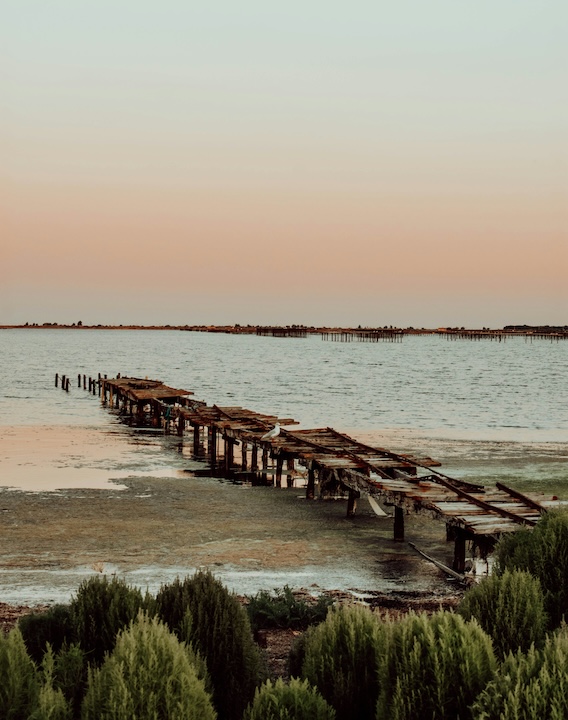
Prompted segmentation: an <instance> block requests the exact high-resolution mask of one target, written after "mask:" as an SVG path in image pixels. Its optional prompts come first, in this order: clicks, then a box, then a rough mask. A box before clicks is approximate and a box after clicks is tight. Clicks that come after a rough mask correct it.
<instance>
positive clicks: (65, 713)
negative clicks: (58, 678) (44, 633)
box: [29, 645, 73, 720]
mask: <svg viewBox="0 0 568 720" xmlns="http://www.w3.org/2000/svg"><path fill="white" fill-rule="evenodd" d="M41 675H42V686H41V688H40V691H39V695H38V699H37V705H36V708H35V710H34V712H33V713H32V714H31V715H30V716H29V720H71V718H72V717H73V715H72V710H71V705H70V704H69V703H68V702H67V700H66V699H65V696H64V694H63V692H62V690H61V689H59V688H57V687H56V685H55V658H54V655H53V650H52V648H51V646H50V645H48V646H47V649H46V652H45V653H44V656H43V660H42V665H41Z"/></svg>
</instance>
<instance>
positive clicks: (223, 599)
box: [181, 572, 261, 720]
mask: <svg viewBox="0 0 568 720" xmlns="http://www.w3.org/2000/svg"><path fill="white" fill-rule="evenodd" d="M184 586H185V587H184V591H183V592H184V597H187V599H188V602H189V607H190V613H189V615H186V616H185V617H186V622H185V623H183V622H182V623H181V625H182V631H181V636H182V639H183V640H185V641H186V642H187V643H188V644H191V645H192V647H194V648H195V650H196V651H198V652H199V653H201V654H202V655H203V657H204V658H205V661H206V663H207V668H208V670H209V674H210V676H211V682H212V684H213V703H214V705H215V708H216V709H217V712H218V713H219V717H221V718H223V720H241V718H242V715H243V712H244V710H245V708H246V707H247V705H248V704H249V703H250V702H251V701H252V699H253V697H254V691H255V688H256V687H257V685H258V684H259V682H260V680H261V662H260V653H259V650H258V647H257V646H256V645H255V643H254V640H253V637H252V630H251V627H250V622H249V619H248V615H247V613H246V611H245V609H244V608H243V607H242V605H241V603H240V602H239V601H238V600H237V598H236V597H235V595H233V594H232V593H230V592H229V591H228V590H227V589H226V588H225V587H224V586H223V585H222V584H221V583H220V582H219V581H218V580H216V579H215V578H214V577H213V575H212V574H211V573H210V572H198V573H196V574H195V575H194V576H193V577H191V578H188V579H186V580H185V581H184Z"/></svg>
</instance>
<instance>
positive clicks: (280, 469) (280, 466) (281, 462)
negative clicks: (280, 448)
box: [276, 455, 284, 487]
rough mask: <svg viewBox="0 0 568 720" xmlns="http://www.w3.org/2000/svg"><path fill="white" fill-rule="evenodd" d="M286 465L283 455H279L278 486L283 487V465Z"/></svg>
mask: <svg viewBox="0 0 568 720" xmlns="http://www.w3.org/2000/svg"><path fill="white" fill-rule="evenodd" d="M283 465H284V458H283V457H282V455H278V457H277V458H276V487H282V466H283Z"/></svg>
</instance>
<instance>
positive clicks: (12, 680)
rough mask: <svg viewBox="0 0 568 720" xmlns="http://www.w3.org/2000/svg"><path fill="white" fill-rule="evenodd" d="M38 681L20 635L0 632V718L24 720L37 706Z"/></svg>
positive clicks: (34, 668) (14, 632) (15, 631)
mask: <svg viewBox="0 0 568 720" xmlns="http://www.w3.org/2000/svg"><path fill="white" fill-rule="evenodd" d="M38 693H39V679H38V675H37V671H36V666H35V665H34V663H33V661H32V659H31V658H30V656H29V654H28V651H27V650H26V645H25V643H24V639H23V637H22V633H21V632H20V630H19V629H18V628H15V629H14V630H12V631H11V633H10V634H9V635H8V636H5V635H4V633H2V632H0V718H2V720H28V717H29V716H30V714H31V712H32V711H33V710H34V709H35V707H36V704H37V697H38Z"/></svg>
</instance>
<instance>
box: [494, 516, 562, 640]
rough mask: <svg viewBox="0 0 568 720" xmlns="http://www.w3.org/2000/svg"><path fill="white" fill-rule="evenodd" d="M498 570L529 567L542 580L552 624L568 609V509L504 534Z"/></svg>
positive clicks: (500, 571)
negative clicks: (528, 527)
mask: <svg viewBox="0 0 568 720" xmlns="http://www.w3.org/2000/svg"><path fill="white" fill-rule="evenodd" d="M495 559H496V570H497V572H498V573H499V574H503V573H504V572H505V571H506V570H526V571H527V572H530V573H531V575H534V577H536V578H538V579H539V580H540V584H541V587H542V591H543V593H544V606H545V610H546V613H547V615H548V620H549V628H551V629H554V628H556V627H558V626H559V625H560V623H561V622H562V618H563V617H564V616H565V615H566V614H567V613H568V582H567V578H568V512H566V511H560V510H555V511H550V512H547V513H545V514H544V515H543V516H542V518H541V519H540V520H539V522H538V523H537V525H536V527H535V528H534V529H533V530H524V529H523V530H519V531H518V532H515V533H508V534H505V535H504V536H503V538H502V539H501V540H500V542H499V543H498V544H497V547H496V549H495Z"/></svg>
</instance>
